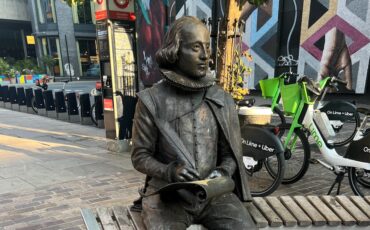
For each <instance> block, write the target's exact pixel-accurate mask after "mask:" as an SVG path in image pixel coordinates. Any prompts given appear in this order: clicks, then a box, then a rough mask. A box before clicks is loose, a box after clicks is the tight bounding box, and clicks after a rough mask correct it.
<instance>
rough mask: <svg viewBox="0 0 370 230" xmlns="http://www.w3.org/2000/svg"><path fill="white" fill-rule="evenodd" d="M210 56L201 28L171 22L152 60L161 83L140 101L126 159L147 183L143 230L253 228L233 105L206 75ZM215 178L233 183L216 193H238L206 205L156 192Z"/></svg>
mask: <svg viewBox="0 0 370 230" xmlns="http://www.w3.org/2000/svg"><path fill="white" fill-rule="evenodd" d="M210 53H211V51H210V34H209V31H208V30H207V28H206V26H205V25H204V24H203V23H202V22H201V21H200V20H198V19H197V18H195V17H190V16H185V17H182V18H180V19H178V20H176V21H175V22H174V23H173V24H172V27H171V28H170V29H169V31H168V33H167V34H166V35H165V38H164V42H163V45H162V47H161V49H160V50H159V51H158V52H157V54H156V61H157V63H158V66H159V68H160V71H161V73H162V75H163V80H162V81H160V82H159V83H157V84H155V85H154V86H152V87H151V88H148V89H145V90H143V91H141V92H139V93H138V103H137V105H136V111H135V116H134V124H133V136H132V141H133V146H132V156H131V158H132V163H133V166H134V167H135V169H136V170H138V171H140V172H142V173H144V174H146V175H147V178H146V183H145V188H144V190H143V192H142V212H141V214H142V218H143V222H144V224H145V226H146V228H147V229H148V230H152V229H156V230H160V229H176V230H179V229H186V228H187V227H189V226H190V225H192V224H201V225H203V226H204V227H206V228H207V229H233V230H238V229H255V228H256V227H255V224H254V222H253V220H252V219H251V216H250V215H249V213H248V211H247V210H246V209H245V207H244V205H243V202H245V201H248V200H250V199H251V196H250V192H249V188H248V186H247V178H246V174H245V171H244V166H243V163H242V151H241V137H240V127H239V120H238V116H237V113H236V110H235V105H234V101H233V99H232V97H231V96H230V95H229V94H228V93H226V92H225V91H224V90H223V89H222V88H221V87H219V86H218V85H216V84H215V78H214V77H213V76H212V75H211V74H210V71H209V68H208V65H209V61H210ZM217 178H227V179H229V180H231V181H233V183H232V185H231V183H225V184H222V185H220V186H221V187H230V186H234V185H235V186H234V187H230V188H229V190H228V189H225V191H228V192H224V193H222V194H218V195H216V196H213V197H212V198H209V199H205V200H201V199H196V196H195V195H194V194H193V193H192V192H191V191H190V192H189V191H188V190H186V189H178V190H176V191H172V192H170V193H168V192H167V193H166V195H165V196H164V195H163V194H161V192H158V191H161V190H160V189H161V188H163V187H165V186H168V185H169V184H176V183H184V182H185V183H188V182H197V181H201V180H205V181H209V180H211V181H212V180H214V181H217ZM201 183H203V182H199V184H201Z"/></svg>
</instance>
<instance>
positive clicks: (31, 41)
mask: <svg viewBox="0 0 370 230" xmlns="http://www.w3.org/2000/svg"><path fill="white" fill-rule="evenodd" d="M26 39H27V44H28V45H35V37H34V36H32V35H27V36H26Z"/></svg>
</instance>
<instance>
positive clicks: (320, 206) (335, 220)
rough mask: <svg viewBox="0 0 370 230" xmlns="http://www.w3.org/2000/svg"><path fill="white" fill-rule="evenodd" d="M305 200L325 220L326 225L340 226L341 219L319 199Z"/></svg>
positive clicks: (310, 197)
mask: <svg viewBox="0 0 370 230" xmlns="http://www.w3.org/2000/svg"><path fill="white" fill-rule="evenodd" d="M307 199H308V200H309V201H310V202H311V204H312V205H313V206H315V208H316V209H317V210H319V212H320V213H321V214H322V215H323V216H324V217H325V218H326V220H327V221H328V225H330V226H338V225H340V224H341V222H342V221H341V219H340V218H339V217H338V216H337V215H335V213H334V212H333V211H332V210H331V209H330V208H329V207H328V206H326V205H325V203H324V202H323V201H322V200H321V199H320V198H319V197H317V196H307Z"/></svg>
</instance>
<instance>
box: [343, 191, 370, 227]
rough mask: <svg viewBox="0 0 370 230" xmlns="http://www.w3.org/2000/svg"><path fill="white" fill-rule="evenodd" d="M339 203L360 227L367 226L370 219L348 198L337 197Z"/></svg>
mask: <svg viewBox="0 0 370 230" xmlns="http://www.w3.org/2000/svg"><path fill="white" fill-rule="evenodd" d="M336 199H337V201H338V202H339V203H340V204H341V205H342V207H343V208H345V209H346V210H347V211H348V212H349V213H350V214H351V215H352V216H353V217H354V218H355V219H356V222H357V224H358V225H359V226H367V225H369V224H370V219H369V218H368V217H367V216H366V215H365V214H364V213H363V212H362V211H361V210H360V209H359V208H358V207H357V206H356V205H355V204H353V203H352V202H351V201H350V199H348V197H346V196H337V197H336Z"/></svg>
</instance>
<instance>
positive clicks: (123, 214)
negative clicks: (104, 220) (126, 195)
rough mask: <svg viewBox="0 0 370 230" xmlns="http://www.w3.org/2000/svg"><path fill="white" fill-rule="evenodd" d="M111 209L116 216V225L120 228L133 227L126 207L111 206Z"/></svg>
mask: <svg viewBox="0 0 370 230" xmlns="http://www.w3.org/2000/svg"><path fill="white" fill-rule="evenodd" d="M112 211H113V215H114V216H115V217H116V220H117V223H118V227H119V228H120V229H127V230H130V229H134V228H133V227H132V225H131V222H130V220H129V219H128V216H127V210H126V208H124V207H117V206H114V207H113V208H112Z"/></svg>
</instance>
